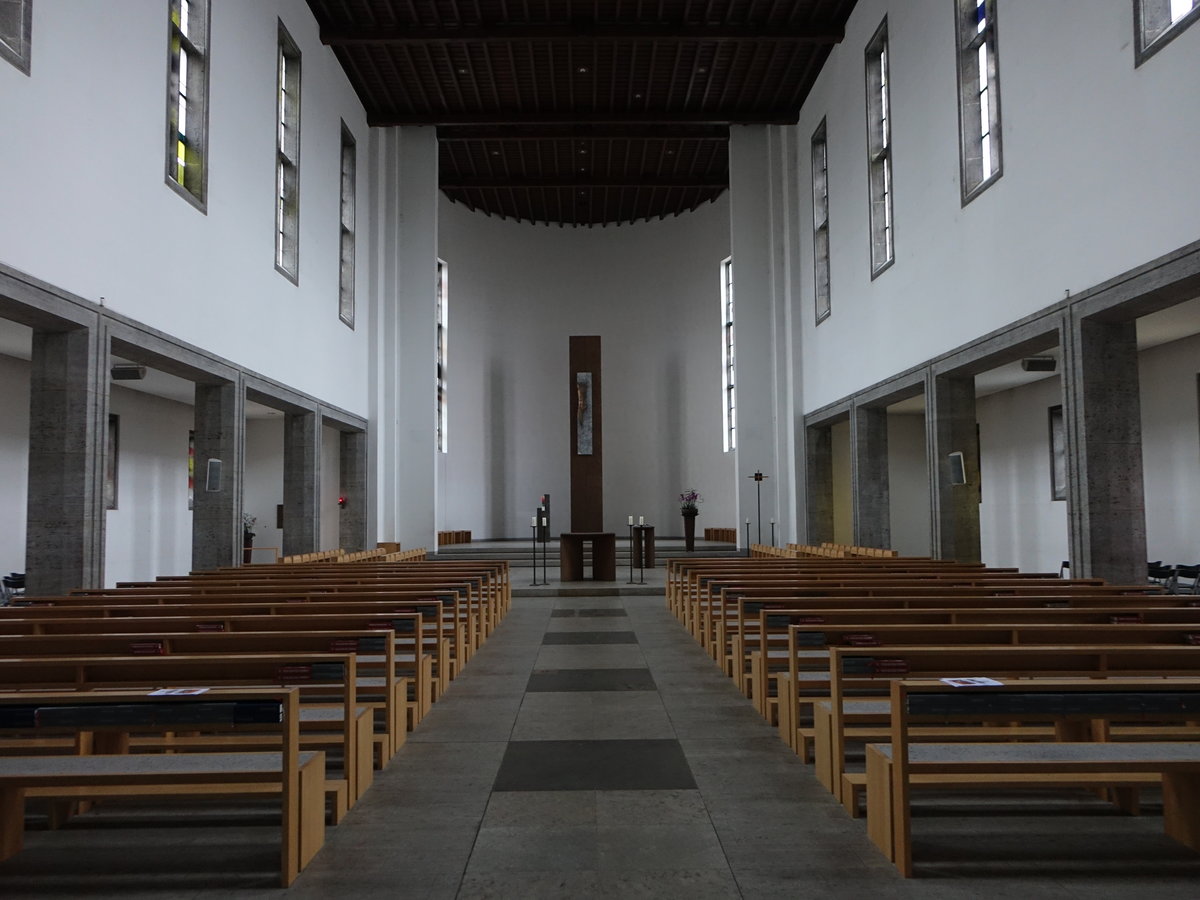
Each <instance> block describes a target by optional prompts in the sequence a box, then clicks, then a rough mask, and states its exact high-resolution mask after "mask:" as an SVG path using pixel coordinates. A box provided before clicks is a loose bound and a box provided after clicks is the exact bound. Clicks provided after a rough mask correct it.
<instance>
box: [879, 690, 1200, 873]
mask: <svg viewBox="0 0 1200 900" xmlns="http://www.w3.org/2000/svg"><path fill="white" fill-rule="evenodd" d="M891 702H892V709H893V711H892V716H891V719H892V739H891V742H890V743H888V744H869V745H867V827H868V833H869V835H870V837H871V840H872V842H873V843H875V845H876V846H877V847H879V849H880V850H881V851H882V852H883V853H884V855H885V856H887V857H888V859H890V860H891V861H892V862H893V863H895V865H896V867H897V868H898V869H899V870H900V872H901V874H903V875H904V876H905V877H911V876H912V874H913V859H912V819H911V800H910V797H911V791H912V789H913V788H914V787H916V786H921V787H956V788H974V789H981V790H990V789H996V788H1009V787H1028V786H1038V787H1042V786H1055V787H1057V786H1064V785H1071V786H1078V785H1085V786H1101V787H1108V788H1113V787H1114V786H1115V787H1117V788H1119V791H1118V793H1117V800H1118V804H1119V805H1121V806H1122V807H1123V808H1127V809H1134V808H1136V807H1135V805H1134V802H1133V797H1134V794H1135V792H1136V790H1137V788H1138V787H1140V786H1142V785H1145V784H1148V783H1149V784H1157V783H1161V786H1162V794H1163V820H1164V826H1165V830H1166V833H1167V834H1168V835H1170V836H1171V837H1173V838H1175V839H1176V840H1178V841H1179V842H1181V843H1183V844H1184V845H1186V846H1188V847H1190V848H1192V849H1193V850H1200V742H1198V741H1173V742H1141V743H1129V742H1108V741H1072V742H1065V743H1039V744H1028V743H1004V744H975V743H952V744H946V743H924V742H920V741H919V739H917V738H915V737H914V736H913V727H914V726H915V725H916V724H917V723H919V722H922V721H928V720H931V719H936V720H938V721H947V720H953V719H954V718H956V717H957V718H962V717H964V716H965V717H969V718H970V719H971V720H978V719H980V718H981V717H982V718H990V719H993V720H997V721H1006V720H1009V719H1011V718H1013V717H1017V718H1020V719H1022V720H1036V719H1041V720H1043V721H1051V722H1056V723H1058V722H1083V723H1085V724H1087V725H1088V726H1089V727H1090V724H1091V723H1092V722H1094V721H1096V720H1101V721H1104V722H1110V721H1114V720H1125V721H1136V722H1144V721H1152V722H1172V721H1186V720H1195V719H1196V718H1197V717H1200V681H1196V680H1194V679H1193V680H1186V679H1166V680H1163V679H1156V680H1132V681H1130V680H1126V681H1094V680H1086V681H1075V682H1070V681H1028V680H1026V681H1008V680H1003V681H1000V683H999V684H994V685H989V686H963V687H953V686H949V685H947V684H945V683H941V682H929V681H922V682H916V683H910V682H907V681H899V682H896V683H895V684H893V685H892V694H891ZM1077 730H1078V729H1077Z"/></svg>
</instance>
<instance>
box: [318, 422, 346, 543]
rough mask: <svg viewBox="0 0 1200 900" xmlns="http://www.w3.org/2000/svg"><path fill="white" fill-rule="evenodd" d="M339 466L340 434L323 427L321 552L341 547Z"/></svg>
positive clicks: (340, 452) (340, 476) (340, 451)
mask: <svg viewBox="0 0 1200 900" xmlns="http://www.w3.org/2000/svg"><path fill="white" fill-rule="evenodd" d="M341 466H342V443H341V433H340V432H339V431H338V430H337V429H336V428H330V427H329V426H328V425H325V426H323V427H322V428H321V538H320V544H319V549H321V550H334V549H336V548H338V547H340V546H341V534H340V531H339V527H338V526H339V524H340V522H339V520H340V518H341V514H342V513H341V509H340V507H339V506H338V502H337V501H338V496H339V495H340V494H341V480H342V472H341Z"/></svg>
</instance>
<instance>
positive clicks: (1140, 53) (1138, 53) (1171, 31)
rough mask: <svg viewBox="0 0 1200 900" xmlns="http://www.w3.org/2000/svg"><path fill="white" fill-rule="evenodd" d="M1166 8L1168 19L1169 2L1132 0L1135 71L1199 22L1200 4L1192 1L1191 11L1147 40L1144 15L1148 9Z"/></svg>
mask: <svg viewBox="0 0 1200 900" xmlns="http://www.w3.org/2000/svg"><path fill="white" fill-rule="evenodd" d="M1164 6H1165V7H1166V10H1167V13H1168V18H1169V16H1170V0H1133V47H1134V63H1133V67H1134V68H1135V69H1136V68H1137V67H1138V66H1140V65H1141V64H1142V63H1144V62H1145V61H1146V60H1148V59H1149V58H1150V57H1152V56H1153V55H1154V54H1155V53H1157V52H1158V51H1159V50H1161V49H1162V48H1163V47H1165V46H1167V44H1169V43H1171V41H1173V40H1175V38H1177V37H1179V35H1181V34H1183V32H1184V31H1186V30H1187V29H1188V27H1189V26H1190V25H1192V24H1194V23H1195V22H1196V21H1198V20H1200V3H1198V2H1197V0H1192V9H1191V11H1190V12H1186V13H1184V14H1183V15H1182V16H1181V17H1180V18H1179V19H1178V20H1177V21H1175V22H1170V23H1169V24H1167V25H1166V26H1165V27H1164V28H1163V29H1162V30H1161V31H1160V32H1159V33H1158V34H1157V35H1155V36H1154V37H1153V38H1150V39H1149V40H1147V39H1146V13H1147V10H1148V8H1152V9H1161V8H1163V7H1164Z"/></svg>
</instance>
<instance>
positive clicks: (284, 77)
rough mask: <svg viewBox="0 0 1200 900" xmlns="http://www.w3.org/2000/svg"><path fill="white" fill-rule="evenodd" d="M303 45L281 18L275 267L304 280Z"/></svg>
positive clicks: (277, 71) (277, 69)
mask: <svg viewBox="0 0 1200 900" xmlns="http://www.w3.org/2000/svg"><path fill="white" fill-rule="evenodd" d="M302 73H303V69H302V60H301V54H300V47H299V46H298V45H297V44H296V42H295V41H294V40H292V36H291V35H290V34H289V33H288V30H287V28H286V27H284V24H283V20H282V19H280V20H279V42H278V49H277V52H276V57H275V179H274V185H275V269H276V271H278V272H279V273H280V274H282V275H284V276H285V277H286V278H287V279H288V280H289V281H291V282H293V283H294V284H297V285H298V284H299V283H300V111H301V103H302V101H301V94H300V91H301V84H302V82H301V77H302Z"/></svg>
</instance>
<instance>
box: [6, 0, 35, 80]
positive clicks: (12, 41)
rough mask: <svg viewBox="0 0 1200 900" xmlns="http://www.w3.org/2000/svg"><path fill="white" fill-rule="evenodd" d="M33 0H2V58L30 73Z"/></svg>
mask: <svg viewBox="0 0 1200 900" xmlns="http://www.w3.org/2000/svg"><path fill="white" fill-rule="evenodd" d="M32 25H33V0H0V59H7V60H8V61H9V62H10V63H12V64H13V65H14V66H16V67H17V68H18V69H20V70H21V71H22V72H24V73H25V74H26V75H28V74H29V49H30V48H29V44H30V36H31V34H30V29H31V27H32Z"/></svg>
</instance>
